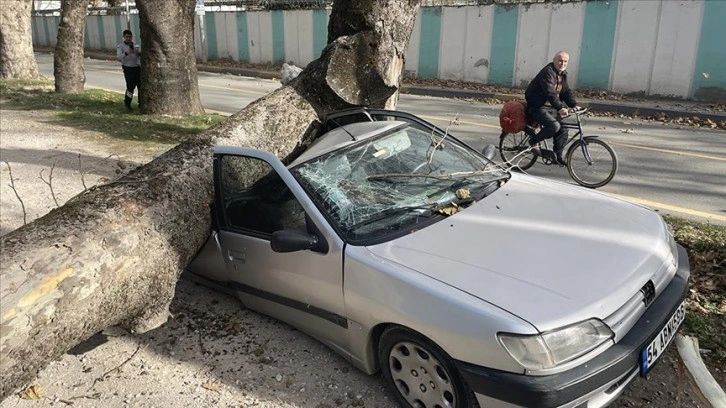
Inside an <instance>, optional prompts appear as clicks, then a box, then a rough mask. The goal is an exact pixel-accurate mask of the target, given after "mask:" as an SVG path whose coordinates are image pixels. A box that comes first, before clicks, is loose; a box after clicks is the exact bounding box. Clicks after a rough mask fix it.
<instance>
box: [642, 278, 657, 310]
mask: <svg viewBox="0 0 726 408" xmlns="http://www.w3.org/2000/svg"><path fill="white" fill-rule="evenodd" d="M640 293H642V294H643V303H645V307H648V306H650V304H651V303H653V300H655V284H654V283H653V281H652V280H649V281H648V283H646V284H645V285H643V287H642V288H640Z"/></svg>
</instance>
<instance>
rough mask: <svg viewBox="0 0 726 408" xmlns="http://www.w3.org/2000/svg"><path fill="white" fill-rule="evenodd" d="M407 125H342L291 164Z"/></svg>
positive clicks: (316, 142) (394, 123) (376, 123)
mask: <svg viewBox="0 0 726 408" xmlns="http://www.w3.org/2000/svg"><path fill="white" fill-rule="evenodd" d="M406 126H408V124H407V123H406V122H401V121H394V120H392V121H378V122H360V123H351V124H350V125H345V126H341V127H339V128H336V129H333V130H331V131H330V132H328V133H325V134H324V135H322V136H320V137H319V138H318V139H316V140H315V141H314V142H313V143H312V144H311V145H310V147H308V148H307V150H305V151H304V152H303V154H301V155H300V156H299V157H298V158H297V159H295V161H293V162H292V163H291V164H290V167H294V166H296V165H298V164H300V163H303V162H306V161H308V160H310V159H312V158H315V157H318V156H320V155H322V154H325V153H328V152H331V151H333V150H336V149H339V148H341V147H344V146H346V145H349V144H352V143H355V142H357V141H359V140H364V139H367V138H369V137H373V136H377V135H380V134H381V133H385V132H388V131H390V130H394V129H397V128H404V127H406Z"/></svg>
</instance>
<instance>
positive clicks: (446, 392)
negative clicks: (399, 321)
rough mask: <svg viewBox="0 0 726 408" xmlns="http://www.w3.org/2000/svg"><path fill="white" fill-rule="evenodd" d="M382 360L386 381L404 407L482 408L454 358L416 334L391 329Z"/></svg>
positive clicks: (385, 335)
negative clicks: (455, 365)
mask: <svg viewBox="0 0 726 408" xmlns="http://www.w3.org/2000/svg"><path fill="white" fill-rule="evenodd" d="M378 358H379V361H380V364H381V371H382V373H383V378H384V380H385V381H386V383H387V385H388V386H389V387H390V388H391V390H392V391H393V393H394V394H395V396H396V399H397V400H398V402H399V404H400V405H401V406H402V407H411V408H445V407H446V408H449V407H451V408H468V407H479V404H478V403H477V401H476V397H475V396H474V393H473V392H472V391H471V389H470V388H469V386H468V385H467V384H466V383H465V382H464V381H463V380H462V379H461V377H460V375H459V373H458V372H457V371H456V368H455V367H454V365H453V363H452V362H451V358H450V357H449V356H448V355H447V354H446V353H445V352H444V351H443V350H441V348H439V347H438V346H437V345H436V344H434V343H433V342H431V341H430V340H428V339H426V338H425V337H423V336H421V335H420V334H418V333H416V332H414V331H412V330H409V329H406V328H404V327H400V326H393V327H389V328H387V329H386V330H385V331H384V332H383V334H382V335H381V339H380V342H379V347H378Z"/></svg>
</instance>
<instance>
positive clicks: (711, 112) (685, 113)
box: [36, 49, 726, 130]
mask: <svg viewBox="0 0 726 408" xmlns="http://www.w3.org/2000/svg"><path fill="white" fill-rule="evenodd" d="M36 51H42V52H48V51H52V50H41V49H36ZM85 57H86V58H94V59H112V60H115V57H114V55H112V54H110V53H104V52H96V51H86V53H85ZM197 70H199V71H202V72H213V73H219V74H231V75H239V76H246V77H256V78H264V79H280V70H279V68H278V69H275V68H271V69H259V68H247V67H236V66H222V65H213V64H201V63H198V64H197ZM416 82H421V81H416ZM430 82H431V83H436V82H442V83H445V84H446V83H451V82H455V81H436V80H432V81H430ZM481 87H482V88H487V86H486V85H483V84H482V85H481ZM491 88H496V89H498V90H497V91H491V92H490V91H485V90H474V89H462V88H453V87H450V86H431V85H422V84H418V83H416V84H414V83H406V82H405V81H404V83H403V85H402V87H401V92H402V93H405V94H411V95H421V96H436V97H442V98H470V99H495V100H498V101H510V100H516V99H523V98H524V91H523V90H519V89H516V88H508V92H502V91H501V89H504V88H505V87H491ZM610 95H614V96H616V97H622V98H623V99H617V100H612V99H594V98H583V97H578V105H580V106H582V107H589V108H590V109H591V110H592V111H594V112H607V113H612V114H622V115H634V116H641V117H653V118H656V119H660V120H663V119H677V118H684V119H691V120H692V121H695V122H697V123H698V124H701V125H703V126H706V127H718V128H721V129H724V130H726V104H716V103H705V102H694V101H686V100H676V99H672V100H664V99H647V100H646V99H636V98H627V97H623V96H622V95H615V94H612V93H610ZM707 121H711V122H713V123H714V124H715V126H714V125H711V124H709V123H707Z"/></svg>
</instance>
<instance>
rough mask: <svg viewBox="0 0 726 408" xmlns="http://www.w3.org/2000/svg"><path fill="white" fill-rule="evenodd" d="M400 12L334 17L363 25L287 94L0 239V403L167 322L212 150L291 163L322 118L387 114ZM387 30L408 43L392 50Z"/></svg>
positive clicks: (406, 5)
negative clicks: (106, 346)
mask: <svg viewBox="0 0 726 408" xmlns="http://www.w3.org/2000/svg"><path fill="white" fill-rule="evenodd" d="M345 3H346V2H344V1H341V2H336V7H345V5H346V4H345ZM365 3H368V2H365ZM373 3H374V2H371V4H373ZM396 3H400V4H397V5H396V6H395V7H389V8H385V7H382V6H379V5H378V3H375V4H376V6H375V7H374V6H372V7H369V8H366V9H365V10H360V9H353V8H350V9H349V11H347V12H346V11H342V12H341V11H339V10H334V11H335V13H338V14H337V16H338V18H349V19H352V20H351V21H353V20H355V21H365V22H366V23H365V24H361V25H360V26H357V27H356V31H355V32H350V33H348V34H346V35H345V36H343V37H340V38H338V39H336V40H335V41H334V42H332V43H331V44H329V46H328V47H327V48H326V49H325V51H324V53H323V56H322V57H321V58H320V59H319V60H317V61H314V62H313V63H311V64H310V65H309V66H308V68H306V69H305V70H304V71H303V72H302V73H301V75H300V76H299V77H298V78H297V79H296V80H295V81H293V82H291V83H290V84H289V86H284V87H282V88H280V89H278V90H277V91H275V92H274V93H272V94H270V95H268V96H266V97H264V98H262V99H260V100H258V101H256V102H254V103H252V104H250V105H249V106H248V107H246V108H245V109H244V110H242V111H240V112H239V113H237V114H235V115H233V116H231V117H230V118H229V119H228V120H227V121H225V122H224V123H222V124H220V125H218V126H216V127H214V128H212V129H209V130H208V131H206V132H204V134H202V135H201V136H200V137H199V138H198V139H197V140H195V141H193V142H187V143H183V144H181V145H179V146H177V147H176V148H174V149H171V150H170V151H168V152H166V153H165V154H163V155H162V156H160V157H158V158H156V159H154V160H153V161H151V162H150V163H148V164H147V165H145V166H142V167H140V168H138V169H136V170H134V171H132V172H131V173H129V174H128V175H126V176H125V177H123V178H122V179H120V180H117V181H115V182H112V183H110V184H107V185H104V186H100V187H97V188H93V189H91V190H89V191H88V192H86V193H84V194H82V195H80V196H78V197H76V198H74V199H72V200H70V201H69V202H68V203H67V204H66V205H64V206H63V207H61V208H58V209H56V210H53V211H51V212H50V213H49V214H47V215H45V216H44V217H42V218H39V219H38V220H36V221H34V222H32V223H30V224H28V225H26V226H24V227H22V228H19V229H18V230H15V231H13V232H11V233H9V234H8V235H6V236H4V237H2V239H0V247H1V249H2V254H1V255H0V263H1V264H2V271H0V281H1V282H2V287H0V329H1V332H0V373H1V374H0V399H4V398H5V397H7V396H8V395H9V394H10V393H12V392H13V390H15V389H17V388H18V387H21V386H23V385H24V384H26V383H27V382H28V381H30V380H32V379H33V378H34V377H35V376H36V375H37V373H38V372H39V371H40V370H41V369H42V368H43V367H45V366H46V365H47V364H48V362H50V361H52V360H53V359H55V358H57V357H58V356H60V355H61V354H63V353H65V352H66V351H67V350H69V349H70V348H72V347H73V346H74V345H76V344H78V343H80V342H82V341H83V340H85V339H87V338H89V337H90V336H91V335H93V334H94V333H96V332H98V331H100V330H102V329H104V328H106V327H109V326H114V325H120V326H122V327H124V328H126V329H128V330H129V331H132V332H144V331H148V330H151V329H153V328H156V327H158V326H159V325H161V324H162V323H164V322H165V321H166V319H167V317H168V307H169V304H170V302H171V299H172V297H173V294H174V287H175V284H176V281H177V278H178V276H179V274H180V273H181V271H182V269H183V268H184V266H185V265H186V264H187V263H188V262H189V261H190V260H191V259H192V257H193V256H194V255H195V253H196V252H197V250H198V249H199V248H200V247H201V246H202V245H203V244H204V242H205V240H206V238H207V236H208V234H209V231H210V225H211V220H210V216H209V206H208V204H209V203H210V201H211V197H212V170H211V164H212V156H211V149H212V147H213V146H214V145H236V146H246V147H252V148H260V149H265V150H268V151H271V152H273V153H274V154H276V155H277V156H278V157H280V158H281V159H283V160H288V161H289V160H291V159H292V158H294V157H295V156H296V155H297V154H299V152H300V151H301V150H302V149H303V148H304V147H305V146H306V145H307V144H308V143H309V142H310V141H312V140H313V139H314V138H315V137H316V135H317V130H318V125H319V122H318V118H319V117H320V116H321V115H324V114H325V113H327V112H329V111H331V110H334V109H338V108H341V107H346V106H351V105H354V104H368V105H372V106H388V107H391V106H392V104H395V98H396V95H397V94H396V93H397V90H398V85H399V84H400V78H401V74H402V67H403V56H404V53H405V48H406V44H407V42H408V38H409V36H410V33H411V30H412V28H413V18H414V16H415V14H416V12H417V10H418V5H419V2H418V1H415V2H396ZM391 10H395V11H396V12H395V13H394V12H391ZM335 13H334V14H335ZM351 13H352V14H351ZM402 13H403V14H402ZM381 27H387V28H386V29H381ZM333 32H334V31H333ZM392 32H396V33H404V34H405V33H408V34H407V35H400V34H397V35H396V36H395V40H394V36H392V35H391V33H392Z"/></svg>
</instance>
